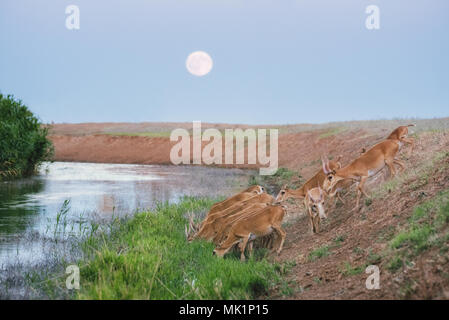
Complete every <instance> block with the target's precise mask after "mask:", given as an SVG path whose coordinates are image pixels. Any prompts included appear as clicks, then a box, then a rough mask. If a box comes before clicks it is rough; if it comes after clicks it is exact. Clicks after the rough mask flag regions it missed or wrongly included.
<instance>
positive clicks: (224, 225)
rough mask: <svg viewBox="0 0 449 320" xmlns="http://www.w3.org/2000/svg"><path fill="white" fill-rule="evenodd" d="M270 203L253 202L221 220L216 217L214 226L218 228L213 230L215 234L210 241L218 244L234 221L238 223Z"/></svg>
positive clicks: (224, 237)
mask: <svg viewBox="0 0 449 320" xmlns="http://www.w3.org/2000/svg"><path fill="white" fill-rule="evenodd" d="M269 204H270V203H266V202H264V203H254V204H251V205H249V206H247V207H245V208H244V209H243V210H241V211H239V212H237V213H234V214H233V215H230V216H227V217H225V218H222V219H220V218H219V219H220V220H221V221H220V222H218V219H217V224H216V226H217V227H218V228H216V231H215V235H214V237H213V239H212V241H213V242H214V243H215V244H220V243H221V242H223V241H224V240H225V239H226V236H227V235H228V233H229V230H230V229H231V227H232V226H233V224H234V223H239V222H240V220H242V219H245V218H247V217H251V216H253V215H255V214H257V212H258V211H259V210H262V209H265V208H266V207H267V206H268V205H269Z"/></svg>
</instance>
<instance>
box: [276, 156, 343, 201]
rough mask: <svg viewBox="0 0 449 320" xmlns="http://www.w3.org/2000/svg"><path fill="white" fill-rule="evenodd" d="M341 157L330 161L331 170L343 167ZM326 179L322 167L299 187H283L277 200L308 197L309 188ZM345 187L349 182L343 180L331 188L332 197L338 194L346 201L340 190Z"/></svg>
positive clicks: (321, 184) (320, 184)
mask: <svg viewBox="0 0 449 320" xmlns="http://www.w3.org/2000/svg"><path fill="white" fill-rule="evenodd" d="M341 158H342V156H341V155H339V156H338V157H337V159H335V160H331V161H329V168H331V170H336V169H340V168H341V163H340V159H341ZM325 179H326V174H325V173H324V170H323V169H320V170H319V171H318V172H317V173H316V174H315V175H314V176H313V177H312V178H310V179H309V180H307V181H306V182H305V183H304V185H303V186H302V187H301V188H299V189H296V190H293V189H289V188H287V187H286V186H283V187H282V188H281V190H280V191H279V193H278V195H277V197H276V200H275V201H276V202H282V201H285V200H287V199H289V198H296V199H298V198H299V199H303V198H305V197H306V195H307V191H308V190H310V189H312V188H315V187H322V186H323V182H324V180H325ZM351 184H352V183H351ZM344 187H347V182H346V183H345V184H343V182H341V183H340V184H339V185H337V186H335V188H334V189H333V190H331V193H330V195H331V196H332V197H333V196H335V195H336V196H337V197H338V199H339V200H340V201H341V202H343V203H344V201H343V199H341V197H340V191H342V190H343V188H344Z"/></svg>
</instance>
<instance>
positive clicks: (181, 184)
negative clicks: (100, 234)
mask: <svg viewBox="0 0 449 320" xmlns="http://www.w3.org/2000/svg"><path fill="white" fill-rule="evenodd" d="M250 174H252V172H250V171H247V170H240V169H222V168H211V167H198V166H158V165H157V166H156V165H129V164H126V165H125V164H97V163H68V162H54V163H45V164H44V165H43V166H41V169H40V171H39V174H38V175H36V176H35V177H32V178H28V179H21V180H16V181H9V182H0V267H5V266H7V265H11V264H17V263H19V264H34V265H36V264H39V263H41V262H42V261H43V260H45V259H47V258H48V257H49V255H51V254H52V251H53V250H57V248H58V246H54V243H53V244H52V245H51V246H49V245H45V243H52V242H54V240H55V238H56V237H58V233H57V231H58V232H60V230H61V228H60V227H61V225H62V224H64V227H63V229H64V232H66V231H67V232H69V233H70V234H71V235H72V236H74V237H77V236H80V235H81V233H82V230H83V227H82V226H83V225H84V223H87V222H89V221H96V222H97V223H99V224H101V223H102V222H104V221H108V220H110V219H112V218H114V217H121V216H123V215H132V214H133V213H134V212H136V211H139V210H144V209H148V208H152V207H154V206H155V205H156V203H157V202H166V201H169V202H176V201H178V200H179V199H180V198H181V197H183V196H185V195H188V196H211V197H216V196H218V195H220V196H222V195H230V194H232V193H233V192H236V191H238V190H241V189H243V188H245V187H246V186H247V184H248V178H249V175H250ZM64 203H65V205H64Z"/></svg>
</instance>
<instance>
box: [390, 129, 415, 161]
mask: <svg viewBox="0 0 449 320" xmlns="http://www.w3.org/2000/svg"><path fill="white" fill-rule="evenodd" d="M414 126H415V124H409V125H406V126H400V127H397V128H396V129H394V130H393V132H392V133H390V135H389V136H388V137H387V139H390V140H397V141H400V142H401V145H400V146H399V148H401V147H402V144H403V143H407V144H410V145H411V148H410V150H409V152H408V156H411V154H412V152H413V149H414V148H415V140H414V139H413V138H408V137H407V136H408V128H409V127H414Z"/></svg>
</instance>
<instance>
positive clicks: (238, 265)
mask: <svg viewBox="0 0 449 320" xmlns="http://www.w3.org/2000/svg"><path fill="white" fill-rule="evenodd" d="M212 203H213V202H212V201H211V200H209V199H196V198H184V200H183V201H181V202H180V203H179V204H173V205H169V204H164V205H160V206H158V207H157V209H156V210H154V211H152V212H143V213H139V214H136V215H135V216H134V217H133V218H132V219H131V220H129V221H128V222H126V223H124V224H122V225H121V226H119V227H118V229H117V230H116V231H113V232H112V233H111V234H110V235H108V236H105V235H102V236H99V237H97V238H96V239H95V240H92V239H91V240H89V243H85V250H87V251H88V252H90V254H91V258H90V259H89V260H87V261H80V263H79V264H80V266H81V277H80V278H81V280H80V285H81V290H80V292H79V293H78V295H77V298H79V299H251V298H256V297H259V296H261V295H264V294H265V293H266V291H267V289H268V288H269V287H270V286H272V285H273V284H275V283H276V282H278V281H279V279H280V273H281V269H282V267H281V266H280V265H277V264H272V263H269V262H268V261H267V260H266V259H265V258H263V257H259V258H251V259H249V260H248V261H247V262H244V263H242V262H240V260H239V259H238V257H237V255H236V254H229V255H228V256H226V257H225V258H224V259H223V258H217V257H216V256H213V255H212V251H213V249H214V245H213V244H211V243H207V242H205V241H194V242H192V243H188V242H187V241H186V239H185V235H184V226H185V224H186V218H185V215H186V214H187V213H188V212H200V211H204V210H207V209H208V208H209V207H210V205H211V204H212ZM254 256H255V257H256V256H257V254H255V255H254ZM83 265H84V266H83Z"/></svg>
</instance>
